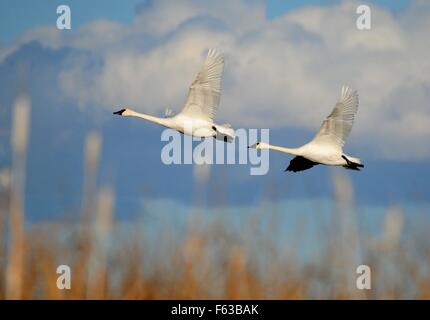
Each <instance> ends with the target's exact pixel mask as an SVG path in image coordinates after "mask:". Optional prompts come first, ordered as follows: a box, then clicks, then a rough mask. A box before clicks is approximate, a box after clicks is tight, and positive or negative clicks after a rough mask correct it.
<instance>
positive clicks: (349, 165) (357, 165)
mask: <svg viewBox="0 0 430 320" xmlns="http://www.w3.org/2000/svg"><path fill="white" fill-rule="evenodd" d="M342 159H344V160H345V161H346V165H345V166H343V167H344V168H345V169H349V170H355V171H360V168H364V165H362V164H361V163H356V162H352V161H351V160H349V159H348V158H347V157H346V156H345V155H342Z"/></svg>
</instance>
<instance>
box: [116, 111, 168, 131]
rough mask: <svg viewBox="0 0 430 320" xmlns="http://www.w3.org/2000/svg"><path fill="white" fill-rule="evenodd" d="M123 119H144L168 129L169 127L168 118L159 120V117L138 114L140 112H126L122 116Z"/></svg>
mask: <svg viewBox="0 0 430 320" xmlns="http://www.w3.org/2000/svg"><path fill="white" fill-rule="evenodd" d="M124 116H125V117H136V118H141V119H145V120H147V121H150V122H153V123H156V124H159V125H162V126H166V127H168V126H169V125H170V121H169V120H170V119H169V118H159V117H154V116H150V115H149V114H145V113H140V112H136V111H133V110H129V111H128V112H127V114H124Z"/></svg>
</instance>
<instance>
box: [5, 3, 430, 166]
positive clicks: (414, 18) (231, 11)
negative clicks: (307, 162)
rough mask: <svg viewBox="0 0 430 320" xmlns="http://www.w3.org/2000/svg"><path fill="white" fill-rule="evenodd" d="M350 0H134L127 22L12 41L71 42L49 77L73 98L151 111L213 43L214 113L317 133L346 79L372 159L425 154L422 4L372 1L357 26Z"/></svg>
mask: <svg viewBox="0 0 430 320" xmlns="http://www.w3.org/2000/svg"><path fill="white" fill-rule="evenodd" d="M359 4H360V3H359V2H354V1H345V2H342V3H339V4H335V5H332V6H323V7H317V6H312V7H304V8H302V9H299V10H295V11H291V12H289V13H287V14H285V15H283V16H280V17H278V18H276V19H273V20H267V19H266V18H265V3H264V1H229V0H222V1H211V2H210V3H208V2H206V1H205V2H202V1H198V0H185V1H181V2H172V1H165V0H160V1H153V2H146V3H145V4H144V5H142V6H139V7H138V9H137V11H136V17H135V19H134V21H133V22H132V23H131V24H128V25H122V24H118V23H114V22H110V21H97V22H93V23H91V24H89V25H86V26H84V27H83V28H81V29H80V30H78V31H77V32H76V33H74V34H71V35H67V36H63V35H62V34H61V33H59V32H57V31H54V30H52V29H49V28H45V29H41V30H36V31H33V32H32V33H31V34H27V35H26V37H24V38H23V39H21V40H20V41H19V44H22V43H23V42H26V41H30V40H37V41H40V42H41V43H43V45H45V46H48V47H52V48H60V47H68V48H72V49H74V50H73V53H71V54H70V55H69V56H68V57H67V61H65V63H64V66H65V67H64V68H63V69H62V70H59V74H58V81H59V83H60V86H61V88H62V91H63V94H64V95H65V96H67V97H68V98H69V99H71V100H72V101H75V102H76V104H78V105H79V106H81V107H89V106H97V107H103V108H107V109H114V108H116V107H118V106H121V105H132V106H133V107H135V108H136V109H138V110H140V111H146V112H150V113H151V112H155V113H161V111H162V110H164V108H165V107H173V108H176V109H180V108H181V107H182V105H183V103H184V101H185V99H186V94H187V89H188V86H189V84H190V83H191V82H192V80H193V79H194V77H195V75H196V73H197V72H198V70H199V68H200V66H201V63H202V61H203V59H204V55H205V52H206V50H207V49H208V48H210V47H218V48H219V49H220V50H221V51H223V52H224V53H225V54H226V68H225V78H224V81H223V92H222V97H221V105H220V109H219V113H218V115H217V119H219V121H221V122H224V121H228V122H230V123H232V124H233V125H234V126H235V127H239V126H245V127H272V126H284V127H295V128H305V129H307V130H310V131H316V130H317V128H318V127H319V125H320V122H321V120H322V119H323V118H324V117H325V116H326V115H327V114H328V113H329V112H330V111H331V108H332V107H333V106H334V103H335V101H336V99H337V97H338V95H339V93H340V88H341V85H342V84H350V85H352V86H353V87H355V88H357V89H358V91H359V94H360V109H359V114H358V117H357V121H356V124H355V127H354V129H353V132H352V142H353V143H358V144H361V145H367V146H368V147H369V149H370V150H373V152H374V154H375V155H376V156H378V157H381V158H388V159H392V158H395V159H411V158H415V159H422V158H428V157H429V156H430V148H428V147H427V145H428V140H429V138H430V108H429V103H428V101H429V98H430V90H429V86H430V60H429V59H428V57H429V55H430V44H429V42H428V41H426V39H427V35H426V33H427V30H429V29H430V5H429V4H428V3H427V2H425V1H419V0H417V1H411V4H410V5H409V7H408V8H407V9H405V10H404V11H402V12H400V13H399V14H393V13H392V12H390V11H388V10H387V9H384V8H382V7H378V6H376V5H372V7H371V8H372V29H371V30H370V31H359V30H357V29H356V25H355V21H356V18H357V14H356V13H355V9H356V8H357V6H358V5H359ZM19 44H15V46H16V47H19ZM11 52H13V49H11V48H6V49H4V50H2V52H0V61H1V59H4V57H5V56H7V55H9V54H11ZM2 57H3V58H2ZM362 141H365V142H362ZM285 144H286V145H287V144H288V137H286V138H285Z"/></svg>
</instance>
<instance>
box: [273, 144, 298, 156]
mask: <svg viewBox="0 0 430 320" xmlns="http://www.w3.org/2000/svg"><path fill="white" fill-rule="evenodd" d="M267 148H268V149H271V150H276V151H280V152H283V153H289V154H292V155H295V156H299V155H300V148H284V147H278V146H272V145H271V144H268V145H267Z"/></svg>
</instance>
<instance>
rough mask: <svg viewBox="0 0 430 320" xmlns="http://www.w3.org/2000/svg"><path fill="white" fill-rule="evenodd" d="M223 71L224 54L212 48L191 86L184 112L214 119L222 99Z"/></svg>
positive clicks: (193, 115) (197, 116)
mask: <svg viewBox="0 0 430 320" xmlns="http://www.w3.org/2000/svg"><path fill="white" fill-rule="evenodd" d="M223 71H224V57H223V55H222V54H221V53H220V52H219V51H218V50H217V49H210V50H209V51H208V54H207V57H206V60H205V62H204V64H203V67H202V69H201V70H200V72H199V73H198V75H197V77H196V79H195V80H194V82H193V83H192V84H191V86H190V88H189V91H188V98H187V101H186V103H185V106H184V108H183V109H182V113H183V114H186V115H189V116H192V117H196V118H203V119H206V120H210V121H213V118H214V116H215V112H216V110H217V107H218V104H219V100H220V92H221V78H222V75H223Z"/></svg>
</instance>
